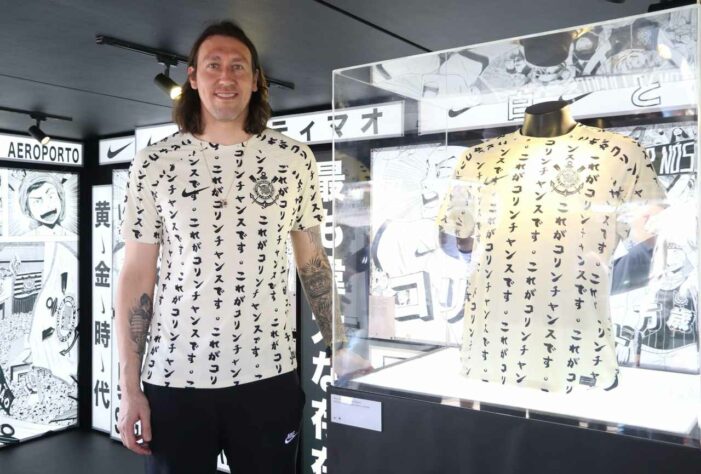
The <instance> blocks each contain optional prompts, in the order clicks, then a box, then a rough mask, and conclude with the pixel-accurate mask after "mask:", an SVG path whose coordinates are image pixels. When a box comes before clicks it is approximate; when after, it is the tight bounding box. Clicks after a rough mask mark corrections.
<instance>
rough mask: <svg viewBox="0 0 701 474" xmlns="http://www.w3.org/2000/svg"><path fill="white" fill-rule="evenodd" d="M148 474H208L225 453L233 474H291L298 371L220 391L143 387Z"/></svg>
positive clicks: (300, 399) (299, 398) (298, 411)
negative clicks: (148, 425) (146, 404)
mask: <svg viewBox="0 0 701 474" xmlns="http://www.w3.org/2000/svg"><path fill="white" fill-rule="evenodd" d="M144 393H145V394H146V397H147V398H148V401H149V404H150V406H151V430H152V431H151V434H152V440H151V443H150V445H151V451H152V453H153V454H152V455H150V456H147V457H146V472H147V473H149V474H180V473H182V474H200V473H203V474H209V473H215V472H216V470H217V456H218V455H219V453H220V452H221V451H222V450H223V451H224V453H225V454H226V457H227V460H228V461H229V467H230V468H231V472H232V474H258V473H260V474H263V473H265V474H271V473H274V474H294V473H295V472H296V464H297V446H298V442H299V430H300V425H301V419H302V409H303V408H304V392H302V389H301V388H300V386H299V379H298V378H297V374H296V372H294V371H293V372H289V373H287V374H283V375H279V376H277V377H271V378H269V379H264V380H261V381H258V382H251V383H247V384H243V385H239V386H237V387H230V388H218V389H197V388H170V387H161V386H157V385H150V384H146V383H145V384H144Z"/></svg>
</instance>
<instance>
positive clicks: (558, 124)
mask: <svg viewBox="0 0 701 474" xmlns="http://www.w3.org/2000/svg"><path fill="white" fill-rule="evenodd" d="M576 126H577V122H576V121H575V120H574V119H573V118H572V114H571V113H570V108H569V105H568V103H567V102H564V101H552V102H543V103H540V104H535V105H531V106H530V107H528V108H527V109H526V116H525V118H524V120H523V125H522V126H521V134H522V135H524V136H527V137H559V136H561V135H566V134H568V133H569V132H571V131H572V129H573V128H574V127H576Z"/></svg>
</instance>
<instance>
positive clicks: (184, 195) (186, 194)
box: [183, 186, 209, 198]
mask: <svg viewBox="0 0 701 474" xmlns="http://www.w3.org/2000/svg"><path fill="white" fill-rule="evenodd" d="M208 188H209V186H207V187H206V188H200V189H195V190H194V191H190V192H188V191H185V190H184V189H183V197H184V198H186V197H191V196H194V195H196V194H197V193H199V192H200V191H204V190H205V189H208Z"/></svg>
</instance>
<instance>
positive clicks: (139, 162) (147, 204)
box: [121, 151, 162, 244]
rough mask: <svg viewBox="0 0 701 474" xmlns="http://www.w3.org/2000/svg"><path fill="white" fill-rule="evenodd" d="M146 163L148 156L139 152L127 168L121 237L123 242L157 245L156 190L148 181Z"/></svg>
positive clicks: (160, 234)
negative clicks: (131, 241)
mask: <svg viewBox="0 0 701 474" xmlns="http://www.w3.org/2000/svg"><path fill="white" fill-rule="evenodd" d="M147 160H148V156H147V154H146V153H145V152H144V151H140V152H138V153H137V154H136V156H135V157H134V161H132V163H131V166H130V167H129V178H128V180H127V189H126V193H125V196H124V215H123V218H122V226H121V235H122V238H123V239H124V240H125V241H127V240H135V241H138V242H142V243H145V244H156V243H160V242H161V237H162V224H161V219H160V216H159V214H158V211H157V209H156V202H155V190H154V188H153V185H152V184H151V180H150V179H149V178H148V173H147V167H148V162H147Z"/></svg>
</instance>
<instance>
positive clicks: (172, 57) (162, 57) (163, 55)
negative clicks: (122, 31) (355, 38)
mask: <svg viewBox="0 0 701 474" xmlns="http://www.w3.org/2000/svg"><path fill="white" fill-rule="evenodd" d="M95 43H97V44H104V45H109V46H114V47H116V48H122V49H126V50H128V51H133V52H135V53H141V54H146V55H148V56H155V57H156V59H157V60H158V62H159V63H160V64H163V65H164V66H165V67H166V70H165V72H164V73H163V74H159V75H157V76H156V77H155V78H154V79H153V81H154V82H155V83H156V85H158V87H159V88H161V89H163V90H164V91H165V92H166V93H167V94H168V95H169V96H170V98H171V99H173V100H175V99H177V98H178V97H180V94H181V93H182V88H181V87H180V86H179V85H178V84H177V83H176V82H175V81H173V80H172V79H171V78H170V75H169V72H170V66H173V67H176V66H177V65H178V64H179V63H183V64H187V56H183V55H181V54H175V53H171V52H169V51H164V50H162V49H156V48H152V47H150V46H144V45H142V44H137V43H132V42H131V41H125V40H122V39H119V38H114V37H112V36H107V35H101V34H96V35H95ZM265 80H266V81H267V82H268V85H269V86H277V87H280V88H284V89H290V90H293V89H294V88H295V84H294V82H290V81H283V80H281V79H273V78H272V77H270V76H268V75H266V77H265Z"/></svg>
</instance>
